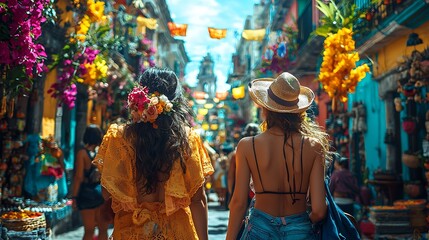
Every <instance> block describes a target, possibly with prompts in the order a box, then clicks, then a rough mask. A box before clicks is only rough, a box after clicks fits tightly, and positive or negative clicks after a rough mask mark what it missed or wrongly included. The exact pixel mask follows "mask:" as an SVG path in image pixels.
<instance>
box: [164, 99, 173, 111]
mask: <svg viewBox="0 0 429 240" xmlns="http://www.w3.org/2000/svg"><path fill="white" fill-rule="evenodd" d="M167 100H168V99H167ZM172 108H173V104H172V103H171V102H168V103H167V104H166V105H165V111H167V112H169V111H171V109H172Z"/></svg>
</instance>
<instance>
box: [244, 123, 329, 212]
mask: <svg viewBox="0 0 429 240" xmlns="http://www.w3.org/2000/svg"><path fill="white" fill-rule="evenodd" d="M253 141H254V143H253ZM316 149H317V147H315V141H314V140H311V139H309V138H307V137H303V136H302V135H301V134H298V133H294V134H292V135H291V136H290V137H289V139H287V142H286V144H284V135H283V134H277V133H276V134H274V133H270V132H269V131H267V132H264V133H262V134H260V135H258V136H256V137H255V138H254V140H252V139H251V138H248V139H246V141H245V144H244V145H243V148H242V150H243V153H244V156H245V158H246V160H247V163H248V166H249V169H250V172H251V176H252V179H253V183H254V187H255V192H256V205H255V207H256V208H257V209H259V210H262V211H264V212H266V213H268V214H270V215H272V216H288V215H292V214H296V213H302V212H304V211H306V210H307V200H306V198H307V193H308V190H309V186H310V175H311V173H312V169H313V164H314V162H315V160H316V159H319V158H318V156H320V153H318V151H316ZM255 155H256V159H255ZM301 161H302V162H301ZM322 187H323V185H322Z"/></svg>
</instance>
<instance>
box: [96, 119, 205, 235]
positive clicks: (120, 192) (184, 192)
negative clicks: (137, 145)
mask: <svg viewBox="0 0 429 240" xmlns="http://www.w3.org/2000/svg"><path fill="white" fill-rule="evenodd" d="M189 143H190V146H191V150H192V155H191V157H190V158H189V159H186V160H185V164H186V173H183V171H182V168H181V166H180V163H179V161H176V162H175V163H174V165H173V168H172V170H171V174H170V178H169V179H168V180H167V181H166V182H165V185H164V190H165V197H164V198H165V200H164V202H142V203H138V202H137V188H136V172H135V167H134V166H135V153H134V150H133V148H132V146H131V145H129V143H128V141H127V140H126V139H125V138H124V137H123V128H122V127H121V126H118V125H116V124H112V125H111V126H110V128H109V130H108V131H107V133H106V135H105V136H104V138H103V143H102V144H101V146H100V148H99V150H98V154H97V156H96V157H95V160H94V163H95V164H97V166H98V168H99V169H100V171H101V184H102V185H103V187H104V188H106V189H107V191H108V192H109V193H110V194H111V196H112V209H113V211H114V212H115V220H114V230H113V239H114V240H118V239H138V240H143V239H151V240H153V239H169V240H170V239H186V240H192V239H198V237H197V233H196V231H195V227H194V223H193V220H192V215H191V211H190V208H189V205H190V202H191V197H192V196H193V195H194V194H195V192H196V191H197V190H198V189H199V188H200V187H201V186H202V184H203V183H204V181H205V177H206V176H208V175H210V174H212V173H213V167H212V165H211V162H210V158H209V156H208V154H207V151H206V149H205V148H204V146H203V144H202V142H201V139H200V137H199V135H198V134H197V133H196V132H195V131H194V130H191V131H190V133H189Z"/></svg>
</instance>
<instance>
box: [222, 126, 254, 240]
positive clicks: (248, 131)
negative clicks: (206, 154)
mask: <svg viewBox="0 0 429 240" xmlns="http://www.w3.org/2000/svg"><path fill="white" fill-rule="evenodd" d="M259 133H260V128H259V125H258V124H256V123H248V124H247V125H246V127H244V130H243V132H242V133H241V137H242V138H245V137H252V136H256V135H258V134H259ZM236 150H237V149H234V151H233V152H232V153H230V155H229V169H228V191H229V193H230V196H231V198H232V196H233V194H234V188H235V172H236V156H235V155H236ZM254 195H255V193H254V191H253V190H252V188H250V186H249V193H248V195H247V196H248V197H247V208H249V206H250V202H251V201H252V199H253V197H254ZM246 218H247V214H246V216H245V218H244V219H243V222H242V224H241V228H240V232H239V233H238V236H237V238H239V237H241V234H242V233H243V231H244V222H245V219H246Z"/></svg>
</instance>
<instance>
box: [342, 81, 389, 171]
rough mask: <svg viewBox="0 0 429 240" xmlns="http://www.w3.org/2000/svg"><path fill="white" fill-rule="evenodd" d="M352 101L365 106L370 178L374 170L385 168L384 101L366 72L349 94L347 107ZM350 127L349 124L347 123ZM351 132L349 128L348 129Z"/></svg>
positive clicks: (367, 157)
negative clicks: (354, 90)
mask: <svg viewBox="0 0 429 240" xmlns="http://www.w3.org/2000/svg"><path fill="white" fill-rule="evenodd" d="M354 102H363V104H364V105H365V107H366V121H367V129H368V130H367V132H366V133H365V134H364V137H365V153H366V166H367V167H368V168H369V171H370V176H369V177H370V178H373V177H372V173H373V172H374V170H376V169H378V168H381V169H385V168H386V145H385V144H384V142H383V141H384V134H385V132H386V120H385V116H386V110H385V102H384V101H382V100H381V99H380V97H379V96H378V83H377V82H376V81H374V80H372V76H371V74H367V75H366V77H365V78H364V79H362V81H361V82H359V84H358V86H357V87H356V92H355V93H353V94H349V102H348V108H349V109H351V108H352V106H353V103H354ZM349 126H350V128H351V124H350V125H349ZM350 132H351V129H350Z"/></svg>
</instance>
